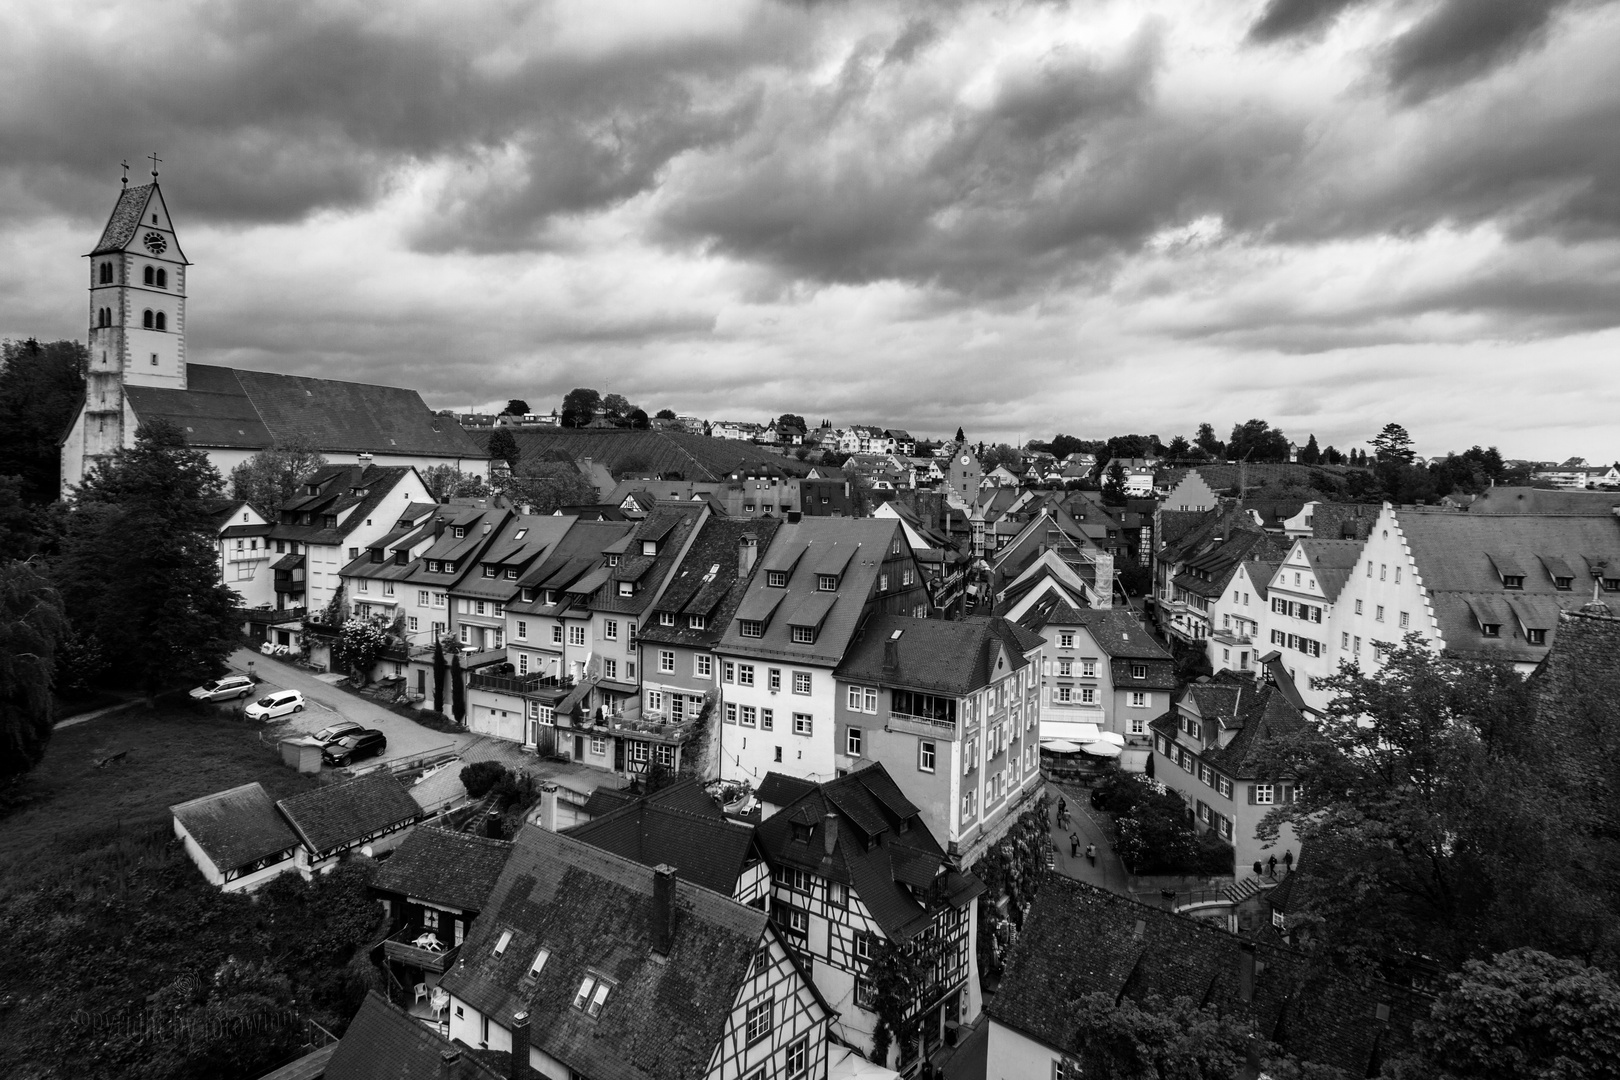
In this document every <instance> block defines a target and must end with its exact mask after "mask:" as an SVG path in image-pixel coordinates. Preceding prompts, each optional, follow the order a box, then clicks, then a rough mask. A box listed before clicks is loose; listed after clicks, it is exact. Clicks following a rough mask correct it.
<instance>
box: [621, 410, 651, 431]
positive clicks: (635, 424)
mask: <svg viewBox="0 0 1620 1080" xmlns="http://www.w3.org/2000/svg"><path fill="white" fill-rule="evenodd" d="M625 419H626V420H628V421H629V422H630V426H631V427H632V428H634V429H635V430H637V431H646V430H647V429H648V428H649V427H651V426H652V424H651V422H650V421H648V419H647V410H645V409H631V410H630V414H629V415H628V416H626V417H625Z"/></svg>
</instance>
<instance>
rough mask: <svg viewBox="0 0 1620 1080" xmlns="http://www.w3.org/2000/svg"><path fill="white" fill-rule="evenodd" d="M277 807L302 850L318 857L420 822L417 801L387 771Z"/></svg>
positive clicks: (327, 788) (295, 797)
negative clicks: (393, 827) (404, 823)
mask: <svg viewBox="0 0 1620 1080" xmlns="http://www.w3.org/2000/svg"><path fill="white" fill-rule="evenodd" d="M276 805H277V806H279V807H280V808H281V812H282V813H283V814H285V815H286V817H287V820H288V821H289V822H290V823H291V824H292V827H293V830H294V831H295V832H297V833H298V836H299V838H300V839H302V840H303V841H304V844H305V846H306V847H308V848H309V849H310V850H311V851H313V852H315V853H317V854H321V853H324V852H328V851H332V850H333V849H335V848H340V847H342V846H343V845H344V844H347V843H350V842H352V841H354V840H356V839H358V838H359V837H362V836H365V835H366V834H368V833H372V832H376V831H377V830H379V829H385V828H387V827H388V826H390V825H397V824H399V823H400V822H402V821H414V820H416V819H417V818H419V817H421V816H422V810H421V807H419V806H417V805H416V800H414V799H412V798H411V796H410V794H409V793H408V792H407V791H406V790H405V789H404V788H403V787H401V786H400V783H399V781H398V780H395V779H394V774H393V773H391V772H390V771H388V770H387V769H377V770H375V771H373V772H369V773H367V774H366V775H364V776H358V777H355V778H354V779H353V780H347V781H344V782H343V783H340V784H328V785H327V786H325V787H319V788H316V789H315V790H313V791H306V792H304V793H303V794H301V795H294V796H292V797H291V798H287V799H282V800H281V801H279V802H277V803H276Z"/></svg>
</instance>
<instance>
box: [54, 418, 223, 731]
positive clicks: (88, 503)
mask: <svg viewBox="0 0 1620 1080" xmlns="http://www.w3.org/2000/svg"><path fill="white" fill-rule="evenodd" d="M223 488H224V485H223V483H222V481H221V479H220V475H219V472H218V470H216V469H215V468H214V466H213V465H212V464H210V463H209V460H208V455H207V454H205V453H204V452H202V451H201V450H193V449H191V448H190V447H188V446H186V442H185V436H184V435H183V434H182V433H181V432H180V430H179V428H177V427H175V426H174V425H173V424H171V423H169V422H167V421H157V422H154V423H151V424H143V425H142V426H141V428H140V429H139V430H138V431H137V432H136V434H135V446H134V447H133V448H132V449H120V450H119V451H117V453H115V454H114V455H113V457H112V458H111V459H110V460H109V461H106V462H104V463H102V464H100V465H98V466H97V467H96V468H95V470H94V471H93V472H92V473H91V474H90V476H89V477H87V478H86V480H85V482H84V483H83V484H82V485H80V487H79V489H78V492H77V494H76V497H75V503H76V509H75V511H74V513H73V514H72V515H71V516H70V517H69V518H68V523H67V532H66V534H65V535H64V537H63V538H62V553H61V555H60V556H59V557H58V559H57V560H56V565H55V566H54V567H53V576H54V577H55V579H56V580H57V581H58V582H60V583H61V585H60V588H61V590H62V598H63V601H64V605H65V607H66V610H67V613H68V617H69V619H70V620H71V621H72V623H73V625H74V627H75V629H76V630H78V632H79V633H80V634H87V635H93V636H94V637H95V638H96V640H97V641H98V642H99V643H100V645H101V647H102V648H103V649H104V650H105V652H106V655H107V657H108V659H109V661H110V665H111V673H112V674H113V675H115V676H118V677H121V678H122V679H123V680H124V681H125V682H126V684H128V685H134V686H139V687H141V688H143V689H144V690H145V691H146V693H147V696H148V698H149V699H150V698H151V697H152V696H154V695H155V694H156V693H157V691H159V690H161V689H164V688H165V687H167V686H170V685H173V684H175V683H186V682H192V683H195V682H201V681H203V680H205V679H210V678H213V677H214V676H215V675H217V674H219V672H221V671H223V670H224V667H225V657H226V656H227V655H229V653H230V651H231V649H233V648H234V647H235V645H236V636H237V632H236V626H235V616H234V609H235V606H236V603H237V601H238V597H237V595H236V593H234V592H233V591H232V590H231V589H230V588H229V587H228V586H226V585H224V584H223V583H222V582H220V580H219V567H218V551H217V548H216V545H217V543H218V534H217V528H216V524H215V521H214V515H215V514H216V513H217V511H218V509H219V506H220V504H221V502H222V497H223V494H224V490H223Z"/></svg>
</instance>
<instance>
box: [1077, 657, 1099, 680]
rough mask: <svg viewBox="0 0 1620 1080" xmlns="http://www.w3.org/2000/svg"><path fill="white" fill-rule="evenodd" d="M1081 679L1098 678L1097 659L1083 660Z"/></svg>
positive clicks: (1088, 658)
mask: <svg viewBox="0 0 1620 1080" xmlns="http://www.w3.org/2000/svg"><path fill="white" fill-rule="evenodd" d="M1080 677H1081V678H1082V679H1095V678H1096V677H1097V660H1096V657H1084V658H1082V659H1081V661H1080Z"/></svg>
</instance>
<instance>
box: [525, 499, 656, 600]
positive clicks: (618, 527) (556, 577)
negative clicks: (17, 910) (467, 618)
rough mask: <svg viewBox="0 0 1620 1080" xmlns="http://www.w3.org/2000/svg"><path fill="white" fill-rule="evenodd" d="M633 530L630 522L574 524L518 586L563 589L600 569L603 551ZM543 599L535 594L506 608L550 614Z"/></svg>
mask: <svg viewBox="0 0 1620 1080" xmlns="http://www.w3.org/2000/svg"><path fill="white" fill-rule="evenodd" d="M634 528H635V524H634V523H633V522H629V521H575V522H574V524H573V525H572V526H571V527H570V528H569V530H568V531H567V532H566V533H564V534H563V537H562V539H561V540H559V541H557V544H556V546H554V547H553V548H552V549H551V550H550V551H549V552H547V553H546V556H545V558H544V559H542V560H540V562H539V563H538V564H536V565H535V566H532V567H530V569H529V571H528V572H527V573H525V574H523V575H522V576H521V577H519V578H518V584H519V586H520V587H523V588H531V589H535V590H540V589H559V590H561V589H566V588H568V587H569V586H571V585H573V584H574V583H575V582H577V581H578V580H579V579H580V578H582V577H584V576H585V575H586V574H588V573H590V572H591V571H593V570H595V569H596V568H598V567H601V566H602V565H603V552H604V550H605V549H606V548H608V547H610V546H612V545H613V544H614V543H616V542H618V541H620V540H623V539H624V538H626V537H628V536H629V535H630V533H631V531H632V530H633V529H634ZM603 580H606V578H605V577H604V579H603ZM543 599H544V598H543V597H542V596H541V595H539V594H538V591H537V593H536V596H535V599H533V600H531V601H527V602H525V601H516V602H513V603H511V604H508V605H507V610H508V611H513V612H520V613H524V612H545V611H550V610H553V609H552V608H549V607H547V605H545V604H544V603H542V600H543Z"/></svg>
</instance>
